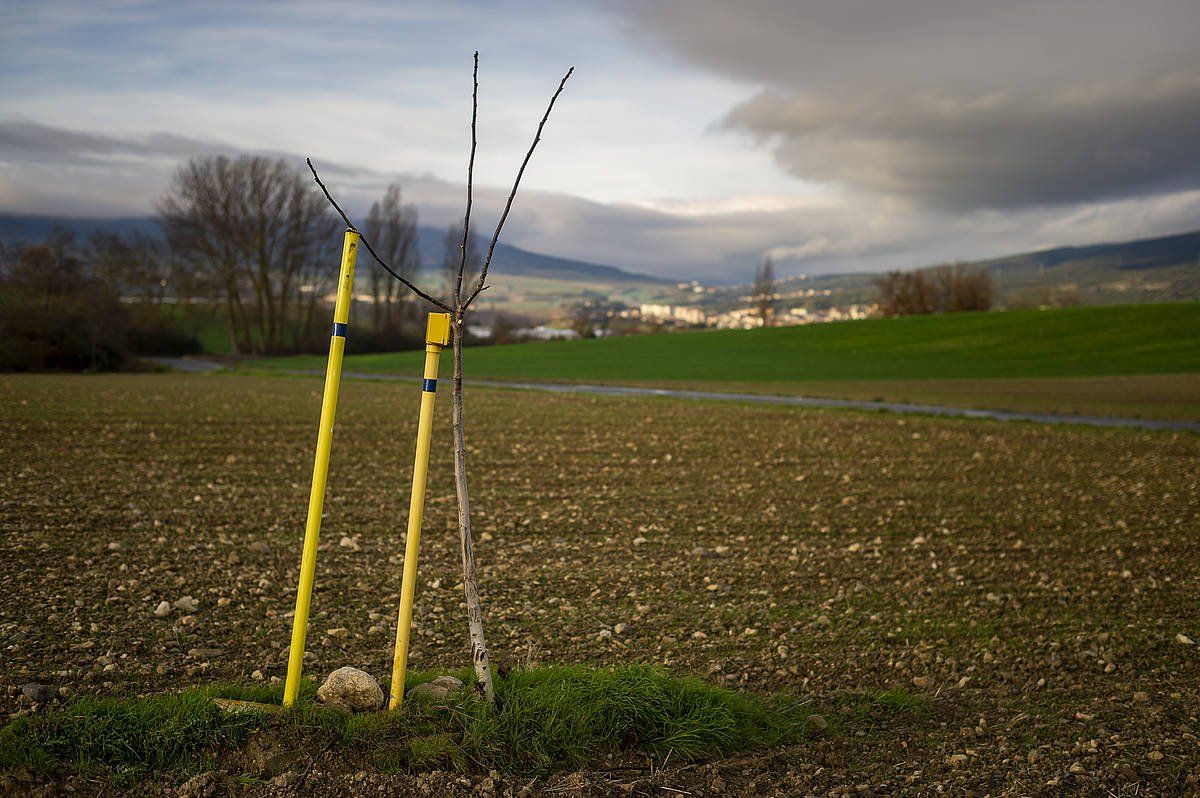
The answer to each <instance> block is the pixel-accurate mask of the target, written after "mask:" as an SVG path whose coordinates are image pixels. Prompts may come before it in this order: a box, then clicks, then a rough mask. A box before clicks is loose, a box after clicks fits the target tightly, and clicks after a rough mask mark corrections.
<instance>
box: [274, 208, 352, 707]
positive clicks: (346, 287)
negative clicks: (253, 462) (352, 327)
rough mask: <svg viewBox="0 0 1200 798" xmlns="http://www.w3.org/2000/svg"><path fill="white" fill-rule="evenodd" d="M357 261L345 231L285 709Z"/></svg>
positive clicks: (295, 678)
mask: <svg viewBox="0 0 1200 798" xmlns="http://www.w3.org/2000/svg"><path fill="white" fill-rule="evenodd" d="M357 256H358V233H357V232H355V231H354V230H347V231H346V237H345V240H344V241H343V242H342V270H341V276H340V277H339V278H338V290H337V302H336V304H334V307H333V333H332V335H331V337H330V339H329V363H328V365H327V366H326V367H325V395H324V397H323V398H322V399H321V426H320V429H319V431H318V433H317V455H316V460H315V461H314V463H313V478H312V489H311V491H310V492H309V494H308V522H307V523H306V524H305V527H304V554H303V555H302V556H301V558H300V585H299V587H298V588H296V617H295V619H294V620H293V621H292V645H291V649H290V651H289V652H288V672H287V683H286V684H285V685H284V688H283V705H284V706H285V707H290V706H291V705H292V704H294V703H296V698H297V697H298V696H299V694H300V672H301V670H302V669H303V668H304V641H305V638H306V637H307V636H308V608H309V604H310V603H311V601H312V589H313V576H314V575H315V574H316V571H317V541H318V539H319V538H320V537H321V510H322V507H323V506H324V504H325V480H326V478H327V477H328V476H329V449H330V447H331V446H332V445H333V419H334V415H335V414H336V413H337V399H338V386H339V385H340V383H341V380H342V355H343V353H344V352H345V348H346V325H347V323H348V322H349V321H350V298H351V293H352V290H353V288H354V261H355V258H356V257H357Z"/></svg>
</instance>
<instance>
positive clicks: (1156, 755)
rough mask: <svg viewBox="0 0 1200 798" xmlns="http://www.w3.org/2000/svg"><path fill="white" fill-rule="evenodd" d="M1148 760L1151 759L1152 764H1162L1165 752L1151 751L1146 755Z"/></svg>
mask: <svg viewBox="0 0 1200 798" xmlns="http://www.w3.org/2000/svg"><path fill="white" fill-rule="evenodd" d="M1146 758H1147V759H1149V760H1150V761H1151V762H1161V761H1162V758H1163V752H1162V751H1151V752H1150V753H1148V754H1146Z"/></svg>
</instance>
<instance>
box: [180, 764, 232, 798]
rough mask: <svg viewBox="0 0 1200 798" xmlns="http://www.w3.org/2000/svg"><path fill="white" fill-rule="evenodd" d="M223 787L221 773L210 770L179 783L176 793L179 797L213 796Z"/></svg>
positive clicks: (206, 797) (204, 797) (208, 797)
mask: <svg viewBox="0 0 1200 798" xmlns="http://www.w3.org/2000/svg"><path fill="white" fill-rule="evenodd" d="M220 787H221V774H220V773H218V772H216V771H212V770H210V771H208V772H207V773H201V774H199V775H197V776H192V777H191V778H190V779H188V780H187V781H185V782H184V783H183V784H181V785H179V789H178V790H177V791H176V793H175V794H176V795H178V796H179V798H212V796H214V795H216V794H217V790H219V789H220Z"/></svg>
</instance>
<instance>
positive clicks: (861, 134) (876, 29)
mask: <svg viewBox="0 0 1200 798" xmlns="http://www.w3.org/2000/svg"><path fill="white" fill-rule="evenodd" d="M626 13H627V14H628V15H629V17H630V19H631V26H632V28H633V29H634V31H635V35H638V36H642V37H647V38H650V39H652V40H653V41H654V42H655V43H656V44H663V43H665V44H666V45H667V47H668V48H669V49H670V50H671V51H672V52H674V53H677V54H679V55H681V56H682V57H684V58H687V59H689V60H692V61H694V62H696V63H698V64H700V65H702V66H705V67H707V68H709V69H713V70H716V71H718V72H721V73H723V74H726V75H728V76H730V77H731V78H734V79H737V80H740V81H745V82H748V83H750V84H753V85H758V86H759V87H760V89H759V91H758V92H757V93H755V94H754V95H753V96H751V97H750V98H749V99H747V100H746V101H744V102H743V103H741V104H739V105H737V106H736V107H735V108H733V109H731V110H726V109H714V115H720V114H722V113H724V115H723V116H722V117H721V124H722V125H723V126H724V127H725V128H726V129H733V130H740V131H745V132H746V133H748V134H750V135H751V136H753V137H756V138H757V139H759V140H760V141H762V142H764V143H766V144H769V145H770V146H771V147H773V150H774V153H775V155H776V157H777V158H778V160H779V162H780V164H781V165H782V166H784V167H785V168H786V169H787V170H789V171H790V172H791V173H793V174H795V175H796V176H798V177H801V178H804V179H808V180H814V181H821V182H829V183H835V184H838V185H841V186H843V187H845V188H846V189H848V190H850V191H852V192H866V193H871V194H881V195H887V196H891V197H898V198H904V199H905V200H906V201H909V202H911V203H913V204H916V205H920V206H925V207H930V208H939V209H944V210H972V209H978V208H989V207H991V208H1009V209H1012V208H1021V207H1031V206H1038V205H1050V204H1063V203H1073V202H1087V201H1098V200H1111V199H1116V198H1122V197H1131V196H1143V195H1151V194H1156V193H1161V192H1166V191H1174V190H1181V189H1188V188H1192V187H1196V186H1200V48H1198V47H1197V46H1196V42H1195V31H1196V30H1197V29H1200V6H1197V5H1196V3H1195V2H1193V1H1192V0H1147V2H1140V3H1127V2H1119V3H1118V2H1113V1H1112V0H1057V1H1053V0H1051V1H1050V2H1046V1H1045V0H1039V1H1038V2H1029V1H1027V0H1021V1H1020V2H1009V3H962V2H958V0H907V1H906V2H889V3H876V2H863V1H856V0H841V1H840V2H762V1H758V2H754V1H751V2H743V3H725V2H718V0H697V1H695V2H687V3H680V2H670V1H666V2H650V3H631V4H629V5H628V6H626Z"/></svg>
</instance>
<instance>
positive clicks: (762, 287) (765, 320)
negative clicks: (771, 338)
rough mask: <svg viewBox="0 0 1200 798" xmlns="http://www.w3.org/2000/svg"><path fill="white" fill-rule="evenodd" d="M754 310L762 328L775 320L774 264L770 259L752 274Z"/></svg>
mask: <svg viewBox="0 0 1200 798" xmlns="http://www.w3.org/2000/svg"><path fill="white" fill-rule="evenodd" d="M753 293H754V310H755V311H756V312H757V313H758V318H759V320H760V321H761V322H762V326H763V327H770V326H771V323H772V321H773V320H774V319H775V264H774V262H773V261H772V260H771V259H770V258H766V259H765V260H764V261H763V262H762V266H759V267H758V269H756V270H755V272H754V291H753Z"/></svg>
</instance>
